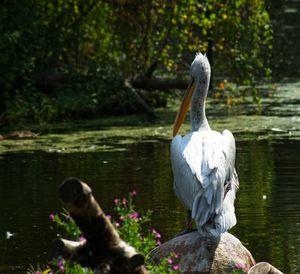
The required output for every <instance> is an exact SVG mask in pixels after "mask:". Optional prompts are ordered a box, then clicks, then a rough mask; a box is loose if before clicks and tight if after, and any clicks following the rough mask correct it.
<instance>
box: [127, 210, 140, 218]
mask: <svg viewBox="0 0 300 274" xmlns="http://www.w3.org/2000/svg"><path fill="white" fill-rule="evenodd" d="M128 217H129V218H130V219H134V220H136V219H138V218H139V214H138V213H137V212H133V213H129V214H128Z"/></svg>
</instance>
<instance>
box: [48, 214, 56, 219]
mask: <svg viewBox="0 0 300 274" xmlns="http://www.w3.org/2000/svg"><path fill="white" fill-rule="evenodd" d="M54 217H55V215H54V213H50V214H49V220H50V221H54Z"/></svg>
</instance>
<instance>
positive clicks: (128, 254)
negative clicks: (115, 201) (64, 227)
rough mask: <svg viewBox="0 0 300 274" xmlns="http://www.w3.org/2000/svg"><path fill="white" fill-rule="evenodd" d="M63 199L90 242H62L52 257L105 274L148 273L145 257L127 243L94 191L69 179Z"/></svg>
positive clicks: (66, 182)
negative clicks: (107, 215)
mask: <svg viewBox="0 0 300 274" xmlns="http://www.w3.org/2000/svg"><path fill="white" fill-rule="evenodd" d="M59 198H60V199H61V200H62V202H63V204H64V206H65V207H66V208H67V209H68V210H69V212H70V215H71V217H72V218H73V219H74V221H75V222H76V224H77V225H78V227H79V228H80V230H81V231H82V233H83V235H84V237H85V239H86V240H84V241H81V242H74V241H69V240H65V239H58V240H57V241H55V242H54V244H53V247H52V255H53V256H54V257H57V256H59V255H61V256H64V258H68V259H71V260H76V261H78V262H79V263H80V264H81V265H83V266H88V267H91V268H93V269H94V272H95V273H99V274H102V273H103V274H104V273H111V274H118V273H124V274H130V273H133V274H135V273H136V274H142V273H143V274H145V273H148V271H147V270H146V268H145V267H144V265H143V264H144V257H143V256H142V255H139V254H137V252H136V251H135V249H134V248H133V247H131V246H130V245H128V244H127V243H126V242H124V241H123V240H122V239H121V238H120V237H119V235H118V232H117V231H116V229H115V228H114V227H113V225H112V224H111V222H110V221H109V219H108V218H107V217H106V215H105V214H104V212H103V211H102V209H101V207H100V206H99V204H98V203H97V202H96V200H95V198H94V196H93V195H92V190H91V188H90V187H89V186H88V185H87V184H85V183H83V182H81V181H80V180H79V179H77V178H68V179H67V180H65V181H64V182H63V184H62V185H61V186H60V188H59Z"/></svg>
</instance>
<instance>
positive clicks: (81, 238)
mask: <svg viewBox="0 0 300 274" xmlns="http://www.w3.org/2000/svg"><path fill="white" fill-rule="evenodd" d="M78 240H79V242H82V241H86V238H85V237H84V236H83V235H80V237H79V239H78Z"/></svg>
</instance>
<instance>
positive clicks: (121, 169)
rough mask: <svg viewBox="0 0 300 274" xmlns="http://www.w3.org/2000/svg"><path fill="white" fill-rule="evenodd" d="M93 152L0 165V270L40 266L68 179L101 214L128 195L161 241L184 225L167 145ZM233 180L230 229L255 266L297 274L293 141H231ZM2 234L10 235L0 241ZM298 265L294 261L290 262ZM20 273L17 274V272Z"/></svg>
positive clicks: (299, 207) (27, 156)
mask: <svg viewBox="0 0 300 274" xmlns="http://www.w3.org/2000/svg"><path fill="white" fill-rule="evenodd" d="M124 148H126V149H125V150H124V151H114V152H101V153H74V154H55V153H53V154H49V153H34V154H31V153H22V154H20V153H15V154H14V153H11V154H6V155H2V156H1V158H0V181H1V184H0V214H1V216H2V220H1V226H0V241H1V249H0V258H1V262H0V269H1V267H3V266H9V265H23V266H24V265H25V266H28V265H29V264H33V265H36V264H37V263H38V262H46V261H47V254H46V251H47V250H48V249H49V244H50V242H51V241H52V240H53V239H54V238H55V237H56V234H57V233H58V232H57V230H56V229H55V230H54V229H52V228H51V227H50V228H49V226H51V223H50V222H49V221H48V220H47V218H48V215H49V213H50V211H57V210H59V209H60V204H59V201H58V200H57V195H56V190H57V187H58V185H59V183H60V182H61V181H62V180H63V179H64V178H66V177H68V176H77V177H80V178H81V179H82V180H84V181H86V182H88V183H90V184H91V186H92V188H93V189H94V193H95V196H96V197H97V199H98V200H99V202H100V204H101V205H102V207H103V208H104V209H105V211H106V212H107V213H108V212H111V209H112V201H113V199H114V198H115V197H123V196H126V195H127V193H128V192H129V191H131V190H132V189H136V190H137V192H138V196H137V197H136V204H137V208H138V209H142V210H146V209H152V210H153V226H155V227H157V228H158V229H159V230H160V231H161V232H162V234H163V236H164V240H167V239H169V238H171V237H173V236H174V235H175V234H176V233H177V232H178V231H180V230H181V229H182V228H183V226H184V218H185V213H184V210H183V208H182V206H181V204H180V202H179V201H178V200H177V199H176V198H175V196H174V194H173V190H172V174H171V168H170V160H169V159H170V155H169V142H166V141H157V142H144V143H138V144H131V145H127V146H125V145H124ZM237 149H238V151H237V153H238V157H237V170H238V173H239V178H240V185H241V186H240V191H239V193H238V198H237V203H236V209H237V218H238V225H237V226H236V227H235V228H234V229H233V230H232V233H233V234H235V235H237V236H238V237H239V238H240V239H241V240H242V242H243V243H244V244H245V245H246V246H247V247H248V248H249V250H250V251H251V252H252V254H253V256H254V257H255V259H256V260H257V261H262V260H265V261H269V262H270V263H272V264H273V265H275V266H276V267H278V268H280V269H281V270H283V271H284V272H286V273H299V272H300V262H299V254H300V252H299V251H300V200H299V192H300V185H299V184H298V181H299V177H300V171H299V168H298V165H299V160H300V153H299V152H300V142H299V141H298V142H286V143H268V142H239V143H238V145H237ZM6 231H10V232H13V233H17V234H16V235H15V236H14V237H12V238H11V239H9V240H7V239H5V233H6ZM297 260H298V261H297ZM23 273H24V271H23Z"/></svg>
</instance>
